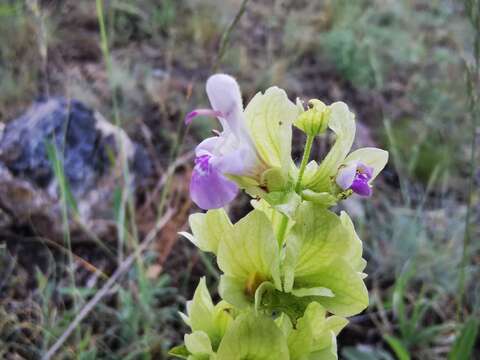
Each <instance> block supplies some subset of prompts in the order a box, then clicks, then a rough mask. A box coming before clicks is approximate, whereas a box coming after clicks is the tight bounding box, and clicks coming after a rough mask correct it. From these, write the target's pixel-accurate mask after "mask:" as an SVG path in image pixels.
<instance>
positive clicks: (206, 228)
mask: <svg viewBox="0 0 480 360" xmlns="http://www.w3.org/2000/svg"><path fill="white" fill-rule="evenodd" d="M206 91H207V95H208V98H209V100H210V104H211V108H210V109H197V110H194V111H192V112H191V113H189V114H188V115H187V117H186V119H185V121H186V123H190V122H191V121H192V120H193V119H194V118H195V117H196V116H199V115H203V116H205V115H207V116H214V117H216V118H218V120H219V121H220V123H221V125H222V128H223V130H222V131H221V132H217V133H216V136H214V137H210V138H208V139H205V140H203V141H202V142H201V143H200V144H199V145H198V146H197V148H196V158H195V167H194V169H193V174H192V179H191V183H190V192H191V197H192V200H193V201H194V202H195V203H196V204H197V205H198V206H199V207H200V208H202V209H204V210H207V212H206V213H196V214H193V215H191V216H190V218H189V223H190V228H191V231H192V233H191V234H190V233H182V235H184V236H185V237H186V238H187V239H189V240H190V241H191V242H192V243H193V244H195V245H196V246H197V247H198V248H199V249H200V250H201V251H205V252H211V253H213V254H214V255H215V256H216V261H217V264H218V267H219V268H220V270H221V272H222V275H221V277H220V283H219V289H218V290H219V291H218V292H219V295H220V297H221V299H222V300H221V301H220V302H218V303H217V304H214V303H213V302H212V298H211V296H210V294H209V292H208V289H207V286H206V283H205V279H204V278H203V279H201V280H200V283H199V285H198V287H197V289H196V291H195V294H194V296H193V299H192V300H191V301H189V302H188V303H187V309H186V314H181V316H182V318H183V320H184V321H185V323H186V324H187V325H188V326H189V327H190V329H191V333H189V334H186V335H185V337H184V344H183V345H181V346H178V347H175V348H173V349H172V350H171V351H170V354H171V355H173V356H176V357H178V358H184V359H192V360H203V359H215V360H235V359H239V360H240V359H256V360H258V359H265V360H267V359H272V360H282V359H292V360H304V359H305V360H307V359H308V360H314V359H322V360H323V359H337V343H336V336H337V335H338V333H339V332H340V331H341V330H342V328H344V327H345V326H346V325H347V323H348V320H347V317H349V316H353V315H355V314H358V313H360V312H361V311H363V310H364V309H365V308H366V307H367V306H368V292H367V288H366V287H365V284H364V281H363V280H364V278H365V277H366V274H365V273H363V270H364V269H365V266H366V261H365V260H364V259H363V258H362V242H361V240H360V238H359V237H358V236H357V234H356V232H355V229H354V225H353V222H352V220H351V219H350V217H349V216H348V214H347V213H346V212H343V211H342V212H341V213H340V214H339V215H338V214H336V213H335V212H333V211H332V210H331V209H332V208H333V207H334V206H335V205H336V204H337V203H338V202H339V201H342V200H344V199H346V198H348V197H349V196H351V195H352V194H354V193H355V194H358V195H359V196H362V197H368V196H370V195H371V193H372V181H373V180H374V179H375V177H376V176H377V175H378V173H379V172H380V171H381V170H382V169H383V168H384V166H385V165H386V163H387V160H388V153H387V152H386V151H384V150H381V149H377V148H362V149H358V150H356V151H353V152H350V149H351V147H352V143H353V140H354V137H355V116H354V114H353V113H352V112H351V111H350V110H349V108H348V106H347V105H346V104H345V103H343V102H335V103H333V104H331V105H325V104H324V103H323V102H321V101H320V100H317V99H313V100H310V101H309V102H308V104H307V106H306V107H304V105H303V103H302V102H301V101H300V100H298V99H297V101H296V103H293V102H292V101H290V100H289V99H288V97H287V94H286V93H285V91H284V90H282V89H280V88H278V87H271V88H269V89H267V90H266V91H265V92H264V93H258V94H256V95H255V96H254V97H253V99H252V100H251V101H250V102H249V103H248V105H247V106H246V108H245V109H244V108H243V104H242V97H241V93H240V89H239V86H238V84H237V82H236V81H235V79H233V78H232V77H230V76H228V75H225V74H216V75H213V76H211V77H210V78H209V79H208V81H207V84H206ZM292 126H296V127H297V128H299V129H300V130H302V131H303V132H304V133H305V134H306V144H305V149H304V154H303V158H302V160H301V163H300V164H299V165H298V166H297V165H296V164H295V163H294V161H293V160H292V156H291V144H292ZM328 130H330V131H332V132H333V133H334V134H335V142H334V143H333V146H332V148H331V149H330V151H329V152H328V154H327V155H326V156H325V158H324V159H323V161H322V162H320V163H317V162H316V161H311V162H308V160H309V157H310V152H311V149H312V144H313V141H314V139H315V137H316V136H320V135H322V134H325V133H326V132H327V131H328ZM240 189H241V190H243V191H245V192H246V193H247V194H249V195H250V196H251V197H252V206H253V210H252V211H251V212H250V213H248V214H247V215H246V216H245V217H244V218H242V219H241V220H239V221H238V222H236V223H235V224H232V222H231V221H230V219H229V217H228V215H227V213H226V212H225V210H224V209H223V207H224V206H225V205H227V204H228V203H229V202H231V201H232V200H233V199H234V198H235V197H236V195H237V193H238V192H239V191H240Z"/></svg>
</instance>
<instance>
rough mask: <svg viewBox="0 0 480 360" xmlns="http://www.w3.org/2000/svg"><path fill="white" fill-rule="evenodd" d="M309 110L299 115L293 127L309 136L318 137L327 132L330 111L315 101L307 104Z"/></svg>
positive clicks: (318, 101) (321, 103)
mask: <svg viewBox="0 0 480 360" xmlns="http://www.w3.org/2000/svg"><path fill="white" fill-rule="evenodd" d="M308 105H309V109H308V110H306V111H304V112H303V113H301V114H300V116H299V117H298V118H297V120H295V121H294V123H293V124H294V125H295V126H296V127H297V128H299V129H300V130H302V131H303V132H304V133H305V134H307V135H309V136H316V135H320V134H322V133H324V132H325V130H327V126H328V121H329V120H330V114H331V110H330V108H329V107H328V106H327V105H325V104H324V103H323V102H321V101H320V100H317V99H313V100H310V101H309V102H308Z"/></svg>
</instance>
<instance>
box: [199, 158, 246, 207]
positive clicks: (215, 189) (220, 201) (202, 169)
mask: <svg viewBox="0 0 480 360" xmlns="http://www.w3.org/2000/svg"><path fill="white" fill-rule="evenodd" d="M210 160H211V156H210V155H201V156H198V157H197V158H196V159H195V167H194V169H193V173H192V179H191V181H190V196H191V198H192V200H193V202H194V203H195V204H197V206H198V207H200V208H202V209H204V210H208V209H218V208H221V207H223V206H225V205H226V204H228V203H229V202H230V201H232V200H233V199H234V198H235V196H237V193H238V186H237V185H236V184H235V183H234V182H233V181H231V180H229V179H227V178H226V177H225V176H224V175H222V174H221V173H220V172H219V171H218V170H217V169H216V168H215V167H213V166H212V164H211V161H210Z"/></svg>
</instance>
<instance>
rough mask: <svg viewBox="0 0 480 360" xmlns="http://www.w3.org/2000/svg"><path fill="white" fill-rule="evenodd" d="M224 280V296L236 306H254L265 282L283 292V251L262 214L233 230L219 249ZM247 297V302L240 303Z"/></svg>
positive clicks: (255, 213)
mask: <svg viewBox="0 0 480 360" xmlns="http://www.w3.org/2000/svg"><path fill="white" fill-rule="evenodd" d="M217 262H218V266H219V267H220V269H221V270H222V271H223V273H224V275H223V276H222V278H221V284H220V294H221V296H222V298H224V299H225V300H227V301H228V302H230V303H231V304H233V305H236V306H239V307H242V306H244V305H245V303H246V302H252V303H253V300H254V295H255V291H256V289H257V288H258V287H259V286H260V284H261V283H263V282H264V281H272V282H273V283H274V284H275V286H276V287H278V288H280V287H281V284H280V274H279V251H278V245H277V240H276V239H275V235H274V233H273V229H272V225H271V223H270V222H269V221H268V218H267V216H266V215H265V214H264V213H263V212H262V211H260V210H253V211H252V212H250V213H249V214H248V215H247V216H245V217H244V218H243V219H241V220H240V221H239V222H237V223H236V224H235V225H234V226H233V231H232V233H231V235H230V236H228V237H226V238H225V239H223V240H222V242H221V243H220V244H219V247H218V257H217ZM241 294H243V298H244V300H245V301H240V299H239V295H241Z"/></svg>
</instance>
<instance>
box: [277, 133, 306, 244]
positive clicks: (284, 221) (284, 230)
mask: <svg viewBox="0 0 480 360" xmlns="http://www.w3.org/2000/svg"><path fill="white" fill-rule="evenodd" d="M314 139H315V136H313V135H308V136H307V142H306V143H305V149H304V150H303V156H302V162H301V164H300V170H299V172H298V178H297V183H296V184H295V192H296V193H299V192H300V191H301V190H302V178H303V174H304V173H305V169H306V167H307V163H308V159H309V158H310V153H311V152H312V145H313V140H314ZM288 221H289V219H288V216H287V215H285V214H282V221H281V222H280V225H279V229H278V235H277V236H278V244H279V246H280V247H282V246H283V242H284V240H285V235H286V233H287V227H288Z"/></svg>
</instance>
